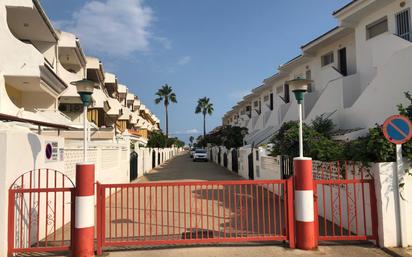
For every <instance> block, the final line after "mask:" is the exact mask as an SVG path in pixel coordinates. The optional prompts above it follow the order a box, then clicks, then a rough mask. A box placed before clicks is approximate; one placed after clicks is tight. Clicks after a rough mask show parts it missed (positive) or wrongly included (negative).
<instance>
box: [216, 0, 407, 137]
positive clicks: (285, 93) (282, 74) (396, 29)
mask: <svg viewBox="0 0 412 257" xmlns="http://www.w3.org/2000/svg"><path fill="white" fill-rule="evenodd" d="M411 6H412V1H400V0H357V1H352V2H350V3H349V4H347V5H346V6H344V7H342V8H341V9H339V10H337V11H335V12H334V13H333V16H334V17H335V18H336V19H337V21H338V26H336V27H335V28H333V29H331V30H330V31H328V32H326V33H324V34H323V35H321V36H319V37H318V38H315V39H313V40H312V41H310V42H308V43H306V44H304V45H303V46H301V55H299V56H297V57H295V58H293V59H292V60H290V61H288V62H287V63H285V64H283V65H281V66H279V68H278V72H277V73H276V74H274V75H272V76H271V77H269V78H267V79H265V80H264V81H263V85H261V86H259V87H257V88H255V89H253V90H252V93H251V94H250V95H248V96H246V97H245V98H244V99H243V100H242V101H241V102H239V103H238V104H237V105H236V106H235V107H234V108H233V109H232V110H231V111H230V112H228V113H227V114H226V115H225V116H224V117H223V124H231V125H236V124H235V121H234V120H235V119H234V115H235V114H237V113H239V112H241V111H242V110H244V108H245V107H244V106H245V105H246V106H250V107H249V108H251V115H250V116H244V118H245V120H247V122H245V123H244V124H240V125H242V126H244V127H247V128H248V129H249V134H248V135H247V136H246V138H245V140H246V142H247V143H248V144H255V145H259V144H263V143H266V142H268V140H269V139H270V137H271V136H272V135H273V133H274V132H275V131H276V130H278V129H279V128H280V126H281V124H282V123H283V122H286V121H290V120H297V118H298V117H297V114H298V111H297V103H296V101H295V100H294V97H293V94H292V92H291V91H290V89H289V86H288V85H287V81H288V80H291V79H294V78H297V77H302V78H308V79H311V80H313V83H312V84H311V85H309V92H308V93H307V94H306V96H305V102H304V119H305V122H307V123H310V122H311V121H312V120H313V119H314V118H315V117H316V116H319V115H322V114H324V115H326V117H329V118H331V119H332V120H333V121H334V122H335V123H336V124H337V126H338V129H340V130H341V132H343V133H344V134H345V132H347V133H346V134H345V135H344V136H343V137H342V138H349V139H350V138H353V137H356V136H358V135H361V134H362V133H365V131H366V130H367V128H370V127H372V126H374V125H375V124H376V123H378V124H381V123H382V122H383V121H384V120H385V118H386V117H388V116H389V115H391V114H395V113H397V107H396V106H397V105H398V104H399V103H403V102H405V100H406V99H405V97H404V92H406V91H408V90H409V91H412V84H411V82H410V81H412V80H411V79H412V73H411V72H410V71H409V67H411V66H412V61H411V60H412V58H411V57H412V47H411V46H412V43H411V40H412V37H411V14H410V7H411ZM372 110H373V111H372ZM238 124H239V123H238ZM353 130H356V132H353Z"/></svg>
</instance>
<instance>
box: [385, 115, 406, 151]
mask: <svg viewBox="0 0 412 257" xmlns="http://www.w3.org/2000/svg"><path fill="white" fill-rule="evenodd" d="M382 130H383V134H384V135H385V137H386V139H388V140H389V142H391V143H394V144H398V145H399V144H403V143H406V142H407V141H408V140H410V139H411V137H412V123H411V121H410V120H409V119H408V118H407V117H405V116H402V115H392V116H390V117H389V118H387V119H386V120H385V122H384V123H383V128H382Z"/></svg>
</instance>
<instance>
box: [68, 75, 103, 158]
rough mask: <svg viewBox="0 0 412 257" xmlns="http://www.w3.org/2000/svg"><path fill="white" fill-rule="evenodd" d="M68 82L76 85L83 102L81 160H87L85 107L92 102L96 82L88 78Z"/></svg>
mask: <svg viewBox="0 0 412 257" xmlns="http://www.w3.org/2000/svg"><path fill="white" fill-rule="evenodd" d="M70 84H72V85H74V86H76V89H77V93H78V94H79V95H80V98H81V100H82V103H83V161H84V162H87V107H88V106H89V105H90V104H91V102H92V94H93V90H94V88H95V87H97V86H98V84H97V83H96V82H94V81H91V80H88V79H82V80H78V81H73V82H71V83H70Z"/></svg>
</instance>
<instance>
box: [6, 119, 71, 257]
mask: <svg viewBox="0 0 412 257" xmlns="http://www.w3.org/2000/svg"><path fill="white" fill-rule="evenodd" d="M46 141H56V142H58V144H59V148H64V140H63V139H62V138H57V137H47V136H39V135H36V134H33V133H31V132H29V131H28V130H26V129H23V128H21V127H20V128H19V127H17V126H13V127H12V129H10V126H9V125H4V124H1V126H0V146H1V147H0V153H1V154H0V156H1V157H0V160H1V162H0V163H1V164H0V168H1V170H0V189H1V190H0V206H3V207H5V208H3V209H4V211H2V212H0V255H1V256H6V246H7V223H8V222H7V212H6V210H7V206H8V204H7V196H8V193H7V192H8V191H7V189H8V188H9V187H10V185H11V184H12V182H13V181H14V180H15V179H16V178H17V177H19V176H20V175H21V174H22V173H24V172H27V171H30V170H33V169H36V168H46V167H47V168H50V169H55V170H60V171H62V170H64V162H63V161H62V160H58V161H55V162H46V158H45V145H46Z"/></svg>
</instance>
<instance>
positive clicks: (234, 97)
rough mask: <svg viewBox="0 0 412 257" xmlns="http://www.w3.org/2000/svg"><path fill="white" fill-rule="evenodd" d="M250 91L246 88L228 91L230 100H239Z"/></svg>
mask: <svg viewBox="0 0 412 257" xmlns="http://www.w3.org/2000/svg"><path fill="white" fill-rule="evenodd" d="M249 93H250V90H248V89H240V90H236V91H233V92H231V93H229V95H228V96H229V98H230V99H232V100H236V101H240V100H242V98H243V97H244V96H246V95H248V94H249Z"/></svg>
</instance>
